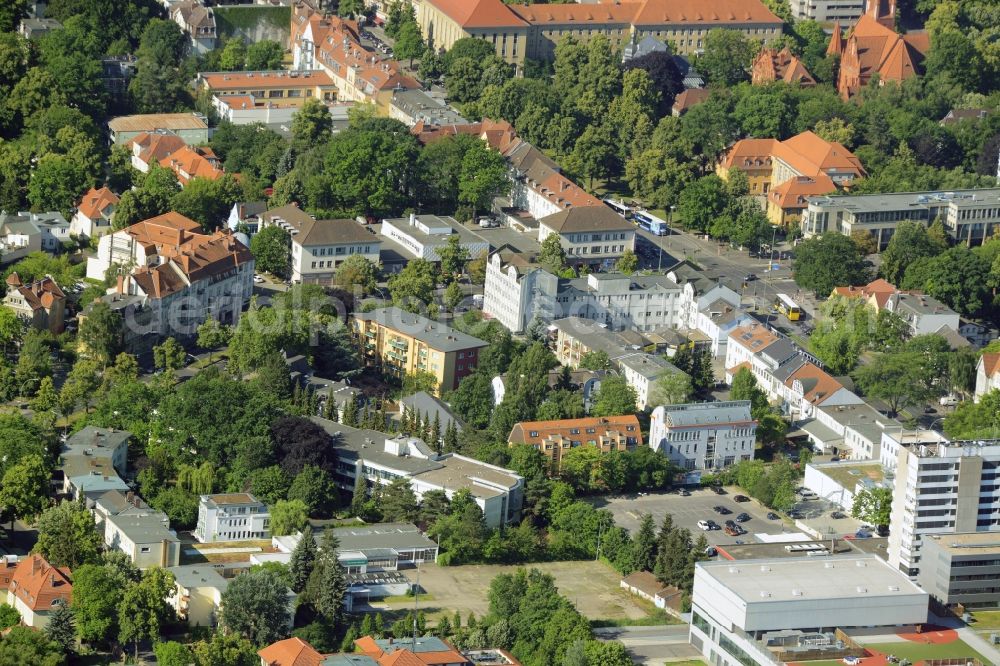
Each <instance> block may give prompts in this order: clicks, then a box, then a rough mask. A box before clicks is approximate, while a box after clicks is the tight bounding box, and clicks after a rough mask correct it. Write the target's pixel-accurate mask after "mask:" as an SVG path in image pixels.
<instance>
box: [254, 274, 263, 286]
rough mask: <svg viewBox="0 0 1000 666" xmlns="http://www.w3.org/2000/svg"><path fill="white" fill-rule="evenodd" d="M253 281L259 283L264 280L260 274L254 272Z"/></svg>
mask: <svg viewBox="0 0 1000 666" xmlns="http://www.w3.org/2000/svg"><path fill="white" fill-rule="evenodd" d="M253 281H254V282H256V283H258V284H260V283H261V282H263V281H264V278H262V277H261V276H259V275H256V274H255V275H254V276H253Z"/></svg>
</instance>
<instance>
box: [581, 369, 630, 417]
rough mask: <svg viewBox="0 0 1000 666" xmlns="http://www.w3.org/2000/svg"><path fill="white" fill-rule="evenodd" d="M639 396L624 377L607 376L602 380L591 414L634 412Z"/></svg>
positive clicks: (609, 414) (608, 414)
mask: <svg viewBox="0 0 1000 666" xmlns="http://www.w3.org/2000/svg"><path fill="white" fill-rule="evenodd" d="M637 400H638V396H637V395H636V392H635V389H634V388H633V387H631V386H629V384H628V383H627V382H626V381H625V379H624V378H622V377H605V378H604V379H603V380H602V381H601V388H600V389H598V391H597V395H596V396H595V398H594V404H593V406H592V407H591V409H590V414H591V416H621V415H624V414H634V413H635V411H636V406H635V405H636V401H637Z"/></svg>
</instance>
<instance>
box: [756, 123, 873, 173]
mask: <svg viewBox="0 0 1000 666" xmlns="http://www.w3.org/2000/svg"><path fill="white" fill-rule="evenodd" d="M772 154H773V155H774V156H775V157H778V158H780V159H781V160H782V161H784V162H785V163H787V164H788V165H789V166H791V167H792V168H793V169H795V170H796V171H798V172H799V173H801V174H802V175H804V176H818V175H819V174H820V173H823V172H829V171H831V170H833V171H838V172H851V173H854V174H855V175H858V176H861V175H864V173H865V170H864V167H862V166H861V160H859V159H858V158H857V157H855V155H854V153H852V152H851V151H849V150H848V149H847V148H845V147H844V146H843V145H841V144H840V143H837V142H836V141H826V140H825V139H823V138H821V137H820V136H819V135H818V134H816V133H815V132H812V131H811V130H806V131H805V132H802V133H801V134H796V135H795V136H793V137H791V138H789V139H786V140H784V141H780V142H778V143H777V144H776V145H775V146H774V150H773V153H772Z"/></svg>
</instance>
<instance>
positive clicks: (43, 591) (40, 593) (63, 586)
mask: <svg viewBox="0 0 1000 666" xmlns="http://www.w3.org/2000/svg"><path fill="white" fill-rule="evenodd" d="M8 589H9V590H10V591H11V592H13V593H14V596H16V597H17V598H18V599H20V600H21V602H22V603H24V604H25V605H26V606H27V607H28V608H30V609H31V610H33V611H43V612H48V611H51V610H52V605H53V603H55V601H56V600H57V599H61V600H63V601H65V602H66V603H67V604H68V603H70V602H71V601H72V599H73V581H72V578H71V577H70V570H69V569H68V568H65V567H62V568H57V567H54V566H52V565H51V564H49V563H48V561H47V560H46V559H45V558H44V557H42V556H41V555H39V554H37V553H32V554H30V555H28V557H27V558H26V559H24V560H21V561H20V562H19V563H18V565H17V569H16V570H15V571H14V575H13V576H12V577H11V581H10V587H9V588H8Z"/></svg>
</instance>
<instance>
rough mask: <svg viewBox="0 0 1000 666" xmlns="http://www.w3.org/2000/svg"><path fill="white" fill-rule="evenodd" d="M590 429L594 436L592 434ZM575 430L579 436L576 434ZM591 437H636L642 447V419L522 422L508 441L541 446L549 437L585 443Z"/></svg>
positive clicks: (592, 418)
mask: <svg viewBox="0 0 1000 666" xmlns="http://www.w3.org/2000/svg"><path fill="white" fill-rule="evenodd" d="M588 428H589V429H592V430H594V432H592V433H588V432H587V429H588ZM574 430H576V431H577V432H572V431H574ZM532 433H537V434H532ZM626 433H627V435H626ZM587 435H592V436H593V437H600V436H615V437H618V436H630V437H635V440H636V443H637V445H639V446H642V431H641V430H640V428H639V419H638V418H636V415H635V414H626V415H624V416H601V417H596V416H595V417H589V418H582V419H557V420H553V421H521V422H520V423H515V424H514V427H513V428H512V429H511V431H510V435H508V437H507V441H508V442H510V443H513V444H537V443H540V442H543V441H545V440H546V439H547V438H549V437H558V438H566V439H569V438H572V437H578V438H581V439H583V438H586V437H587Z"/></svg>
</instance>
